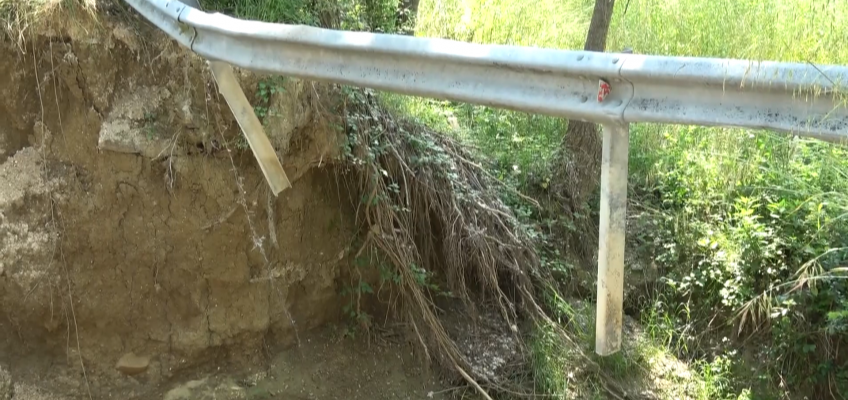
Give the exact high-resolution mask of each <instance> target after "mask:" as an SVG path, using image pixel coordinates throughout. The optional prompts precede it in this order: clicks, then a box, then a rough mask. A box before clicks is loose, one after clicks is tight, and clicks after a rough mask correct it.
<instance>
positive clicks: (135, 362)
mask: <svg viewBox="0 0 848 400" xmlns="http://www.w3.org/2000/svg"><path fill="white" fill-rule="evenodd" d="M148 366H150V357H144V356H137V355H135V353H133V352H129V353H127V354H124V355H123V357H121V359H120V360H118V364H116V365H115V369H117V370H118V371H121V372H123V373H124V374H127V375H138V374H140V373H142V372H144V371H147V367H148Z"/></svg>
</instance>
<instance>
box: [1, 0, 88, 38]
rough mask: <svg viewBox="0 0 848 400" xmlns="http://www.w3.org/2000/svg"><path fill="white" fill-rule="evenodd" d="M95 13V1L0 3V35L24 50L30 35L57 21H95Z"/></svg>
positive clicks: (7, 0)
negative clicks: (0, 33)
mask: <svg viewBox="0 0 848 400" xmlns="http://www.w3.org/2000/svg"><path fill="white" fill-rule="evenodd" d="M96 13H97V2H96V0H0V32H2V36H4V37H5V39H7V40H10V41H11V42H13V43H15V44H16V45H17V46H18V47H19V48H20V49H21V50H23V49H24V48H25V44H26V41H27V35H28V34H29V33H30V32H33V31H41V30H43V29H44V28H45V27H49V26H51V25H52V24H54V23H56V21H64V23H74V22H80V20H86V21H90V20H95V19H96Z"/></svg>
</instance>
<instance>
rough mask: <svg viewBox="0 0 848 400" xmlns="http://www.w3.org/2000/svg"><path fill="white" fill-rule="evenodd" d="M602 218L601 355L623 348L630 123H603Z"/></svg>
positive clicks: (598, 349)
mask: <svg viewBox="0 0 848 400" xmlns="http://www.w3.org/2000/svg"><path fill="white" fill-rule="evenodd" d="M603 130H604V133H603V134H604V144H603V156H602V164H601V221H600V232H599V236H600V240H599V244H600V245H599V248H598V304H597V317H596V320H595V352H596V353H598V354H599V355H601V356H607V355H610V354H613V353H616V352H617V351H618V350H619V349H620V348H621V321H622V317H623V305H624V228H625V221H626V220H625V218H626V216H627V157H628V154H627V153H628V148H629V131H630V126H629V124H609V125H604V126H603Z"/></svg>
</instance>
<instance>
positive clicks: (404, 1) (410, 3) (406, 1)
mask: <svg viewBox="0 0 848 400" xmlns="http://www.w3.org/2000/svg"><path fill="white" fill-rule="evenodd" d="M419 2H420V0H401V1H400V4H398V16H397V21H398V29H399V30H400V31H401V33H403V34H407V35H411V36H415V26H413V25H412V24H414V23H415V18H416V17H417V16H418V3H419Z"/></svg>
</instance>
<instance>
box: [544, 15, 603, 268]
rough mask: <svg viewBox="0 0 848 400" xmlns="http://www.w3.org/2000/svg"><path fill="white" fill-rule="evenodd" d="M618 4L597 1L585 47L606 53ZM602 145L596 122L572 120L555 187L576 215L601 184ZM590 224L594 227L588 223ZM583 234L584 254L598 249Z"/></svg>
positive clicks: (580, 226) (564, 140)
mask: <svg viewBox="0 0 848 400" xmlns="http://www.w3.org/2000/svg"><path fill="white" fill-rule="evenodd" d="M614 7H615V0H595V9H594V11H593V12H592V20H591V22H590V23H589V31H588V33H587V34H586V43H585V45H584V46H583V49H584V50H586V51H597V52H603V51H604V50H605V49H606V44H607V36H608V34H609V28H610V22H612V13H613V9H614ZM601 146H602V139H601V135H600V134H599V129H598V126H597V125H596V124H594V123H591V122H582V121H569V122H568V128H567V129H566V131H565V136H564V137H563V140H562V146H561V149H560V156H559V160H558V162H559V164H560V165H559V166H557V167H558V168H557V169H556V172H557V174H558V175H559V177H558V181H559V185H558V186H559V187H558V188H554V189H555V192H556V193H557V194H558V195H559V196H560V197H561V201H563V202H565V204H563V205H564V207H565V208H566V209H567V211H569V212H571V213H572V215H575V214H581V215H582V217H583V218H586V217H588V215H585V213H584V212H585V210H586V209H587V207H586V202H587V200H588V197H589V196H590V195H591V194H592V193H593V192H594V191H595V190H596V189H597V188H598V184H599V178H600V167H601ZM583 218H580V219H583ZM575 222H577V221H575ZM588 222H589V221H588V220H584V223H578V224H577V225H578V227H579V228H578V230H583V229H586V230H589V229H591V227H592V226H593V224H588ZM587 224H588V225H591V226H586V225H587ZM580 228H583V229H580ZM579 233H580V234H581V236H582V240H580V241H581V243H583V245H582V246H580V247H582V249H580V250H581V253H587V252H589V253H591V252H592V251H594V246H592V244H593V242H594V240H588V241H587V240H585V238H586V236H585V235H586V233H587V232H579ZM583 255H584V256H588V255H589V254H583Z"/></svg>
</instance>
